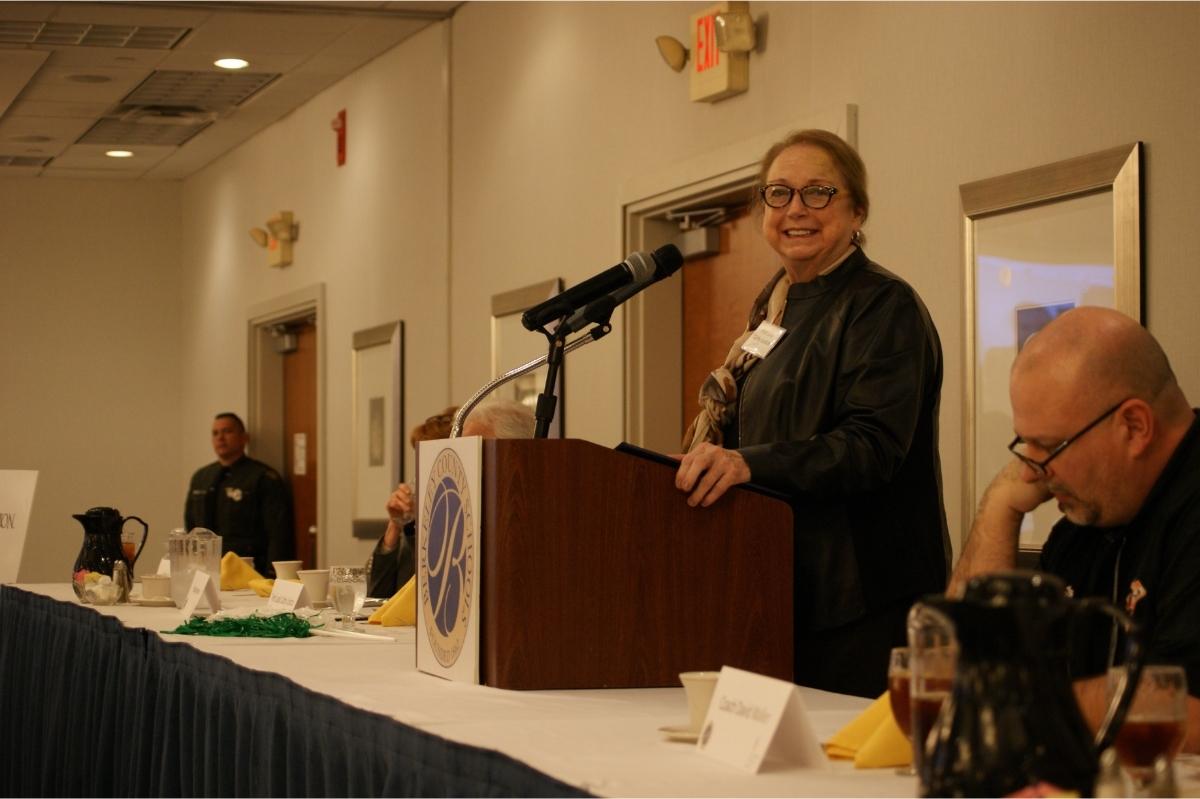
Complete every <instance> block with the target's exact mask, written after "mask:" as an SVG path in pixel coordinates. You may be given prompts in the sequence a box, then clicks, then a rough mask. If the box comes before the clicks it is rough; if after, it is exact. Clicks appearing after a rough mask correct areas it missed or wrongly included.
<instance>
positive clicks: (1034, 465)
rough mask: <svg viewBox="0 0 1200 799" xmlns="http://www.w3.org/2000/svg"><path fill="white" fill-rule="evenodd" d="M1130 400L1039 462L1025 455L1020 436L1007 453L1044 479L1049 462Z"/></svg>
mask: <svg viewBox="0 0 1200 799" xmlns="http://www.w3.org/2000/svg"><path fill="white" fill-rule="evenodd" d="M1131 399H1133V397H1126V398H1125V399H1123V400H1121V401H1120V402H1118V403H1117V404H1116V405H1114V406H1112V407H1111V408H1109V409H1108V410H1107V411H1105V412H1104V413H1102V414H1100V415H1099V416H1097V417H1096V418H1095V419H1094V420H1092V421H1091V422H1089V423H1088V425H1087V426H1086V427H1084V428H1083V429H1082V430H1080V431H1079V432H1078V433H1076V434H1075V435H1073V436H1071V437H1070V438H1068V439H1066V440H1065V441H1063V442H1062V443H1061V444H1059V445H1058V446H1057V447H1053V448H1052V449H1050V450H1049V452H1050V454H1049V455H1047V456H1046V457H1045V458H1042V459H1041V460H1040V461H1039V460H1034V459H1033V458H1031V457H1029V456H1028V455H1026V454H1025V452H1024V450H1025V449H1026V448H1027V447H1028V446H1029V443H1028V442H1027V441H1025V440H1024V439H1022V438H1021V437H1020V436H1017V437H1016V438H1014V439H1013V440H1012V443H1010V444H1009V445H1008V451H1009V452H1011V453H1012V454H1013V455H1016V456H1017V458H1018V459H1020V461H1021V463H1023V464H1025V465H1026V466H1028V467H1029V468H1030V469H1033V472H1034V474H1036V475H1037V476H1038V477H1045V476H1046V467H1047V466H1049V465H1050V461H1052V460H1054V459H1055V458H1057V457H1058V456H1059V455H1061V454H1062V452H1063V450H1064V449H1066V448H1067V447H1069V446H1071V444H1073V443H1075V442H1076V441H1078V440H1079V439H1080V438H1081V437H1082V436H1083V434H1084V433H1086V432H1087V431H1089V430H1091V429H1092V428H1093V427H1095V426H1096V425H1098V424H1100V423H1101V422H1103V421H1104V420H1105V419H1107V418H1108V417H1109V416H1112V415H1113V414H1114V413H1116V411H1117V409H1118V408H1120V407H1121V406H1122V405H1124V404H1125V403H1126V402H1129V400H1131Z"/></svg>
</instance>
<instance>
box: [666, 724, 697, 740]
mask: <svg viewBox="0 0 1200 799" xmlns="http://www.w3.org/2000/svg"><path fill="white" fill-rule="evenodd" d="M658 731H659V732H660V733H662V737H663V738H666V739H667V740H668V741H675V742H676V743H682V744H694V743H696V741H698V740H700V731H699V730H693V729H692V728H691V727H687V726H684V725H683V724H668V725H667V726H665V727H659V728H658Z"/></svg>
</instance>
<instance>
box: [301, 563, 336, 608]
mask: <svg viewBox="0 0 1200 799" xmlns="http://www.w3.org/2000/svg"><path fill="white" fill-rule="evenodd" d="M297 574H299V575H300V582H302V583H304V593H305V594H307V595H308V601H309V604H314V603H317V602H322V603H323V602H325V601H326V597H328V596H329V569H300V570H299V571H298V572H297Z"/></svg>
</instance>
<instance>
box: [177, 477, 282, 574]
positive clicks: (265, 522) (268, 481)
mask: <svg viewBox="0 0 1200 799" xmlns="http://www.w3.org/2000/svg"><path fill="white" fill-rule="evenodd" d="M183 518H184V525H185V526H186V527H187V529H189V530H191V529H192V528H193V527H207V528H208V529H209V530H212V531H213V532H214V533H216V534H217V535H219V536H221V537H222V541H221V549H222V551H223V552H236V553H237V554H239V555H248V556H251V557H253V558H254V568H255V569H256V570H257V571H258V573H259V574H262V575H263V576H266V577H271V576H274V574H275V571H274V568H273V567H272V566H271V561H273V560H290V559H291V558H292V552H293V541H294V537H293V533H292V501H291V496H290V495H289V493H288V489H287V484H286V483H284V481H283V478H282V477H280V475H279V472H277V471H275V470H274V469H272V468H271V467H270V466H268V465H266V464H265V463H262V462H261V461H256V460H254V459H253V458H250V457H246V456H244V455H243V456H242V457H241V458H239V459H238V460H236V461H234V462H233V463H231V464H230V465H229V466H222V465H221V464H220V462H215V463H210V464H209V465H207V466H205V467H204V468H202V469H200V470H198V471H197V472H196V473H195V474H194V475H192V483H191V486H190V487H189V489H188V497H187V503H186V505H185V507H184V514H183Z"/></svg>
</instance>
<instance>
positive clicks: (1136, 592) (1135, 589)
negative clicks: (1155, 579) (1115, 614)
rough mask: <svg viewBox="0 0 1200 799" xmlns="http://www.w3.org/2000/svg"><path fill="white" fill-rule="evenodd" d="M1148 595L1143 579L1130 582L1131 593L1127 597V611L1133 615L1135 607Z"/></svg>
mask: <svg viewBox="0 0 1200 799" xmlns="http://www.w3.org/2000/svg"><path fill="white" fill-rule="evenodd" d="M1145 595H1146V586H1144V585H1142V581H1141V580H1134V581H1133V582H1132V583H1130V584H1129V594H1128V595H1127V596H1126V597H1125V612H1126V613H1128V614H1129V615H1130V616H1132V615H1133V609H1134V608H1136V607H1137V603H1138V602H1141V601H1142V597H1144V596H1145Z"/></svg>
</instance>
